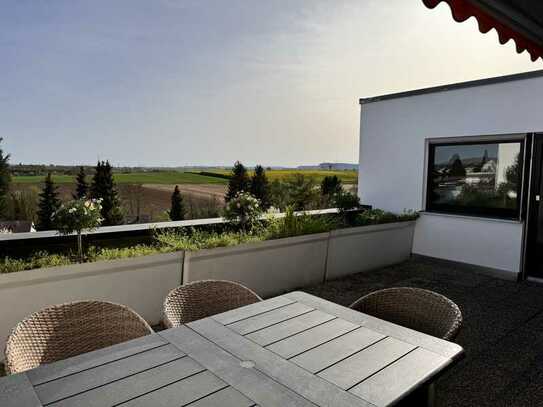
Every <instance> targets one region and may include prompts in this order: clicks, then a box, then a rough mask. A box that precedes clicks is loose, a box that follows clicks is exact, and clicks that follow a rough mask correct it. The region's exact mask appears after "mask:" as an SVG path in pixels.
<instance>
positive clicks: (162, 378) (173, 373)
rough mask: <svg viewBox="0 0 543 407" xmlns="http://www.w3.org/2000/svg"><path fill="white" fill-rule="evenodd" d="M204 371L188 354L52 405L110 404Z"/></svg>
mask: <svg viewBox="0 0 543 407" xmlns="http://www.w3.org/2000/svg"><path fill="white" fill-rule="evenodd" d="M204 370H205V369H204V368H203V367H202V366H200V365H199V364H198V363H196V362H195V361H194V360H192V359H191V358H189V357H186V356H185V357H183V358H181V359H177V360H174V361H173V362H168V363H166V364H164V365H161V366H157V367H155V368H153V369H149V370H146V371H143V372H141V373H138V374H135V375H133V376H128V377H125V378H124V379H122V380H119V381H116V382H112V383H109V384H107V385H104V386H101V387H98V388H96V389H93V390H89V391H86V392H84V393H80V394H78V395H75V396H73V397H70V398H67V399H64V400H60V401H58V402H55V403H53V404H50V405H51V406H54V407H61V406H62V407H68V406H69V407H81V406H85V407H111V406H114V405H117V404H120V403H123V402H125V401H128V400H132V399H133V398H135V397H138V396H143V395H144V394H147V393H150V392H152V391H155V390H157V389H160V388H162V387H164V386H167V385H169V384H172V383H175V382H177V381H179V380H182V379H183V378H185V377H189V376H192V375H194V374H196V373H199V372H203V371H204Z"/></svg>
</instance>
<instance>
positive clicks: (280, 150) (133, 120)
mask: <svg viewBox="0 0 543 407" xmlns="http://www.w3.org/2000/svg"><path fill="white" fill-rule="evenodd" d="M1 5H2V12H1V13H0V55H1V57H0V58H1V59H0V81H1V82H0V136H2V137H4V148H5V150H7V151H9V152H10V153H11V154H12V162H13V163H18V162H24V163H57V164H92V163H94V162H95V161H96V160H97V159H98V158H100V159H109V160H110V161H111V162H112V163H113V164H115V165H164V166H171V165H193V164H202V165H224V164H231V163H232V162H233V161H235V160H237V159H239V160H242V161H243V162H245V163H246V164H248V165H254V164H256V163H262V164H263V165H299V164H311V163H318V162H322V161H347V162H357V161H358V127H359V106H358V98H359V97H365V96H372V95H376V94H383V93H390V92H395V91H401V90H408V89H413V88H417V87H425V86H433V85H438V84H444V83H451V82H458V81H464V80H470V79H478V78H483V77H489V76H497V75H504V74H509V73H514V72H522V71H528V70H534V69H542V68H543V66H542V64H541V63H540V62H538V63H532V62H530V60H529V58H528V56H527V54H522V55H517V54H516V52H515V51H514V45H513V44H512V43H509V44H507V45H505V46H501V45H499V43H498V41H497V39H496V34H495V33H494V32H493V31H492V32H491V33H489V34H488V35H482V34H480V33H479V32H478V30H477V28H476V23H475V22H474V21H468V22H466V23H464V24H457V23H455V22H454V21H453V20H452V18H451V16H450V11H449V9H448V6H446V5H445V4H442V5H441V6H439V7H438V8H436V9H435V10H428V9H426V8H425V7H424V6H423V5H422V1H420V0H388V1H386V2H385V1H382V0H334V1H328V0H307V1H305V0H289V1H283V0H266V1H264V0H228V1H226V0H186V1H183V0H107V1H106V0H86V1H82V0H48V1H38V0H1Z"/></svg>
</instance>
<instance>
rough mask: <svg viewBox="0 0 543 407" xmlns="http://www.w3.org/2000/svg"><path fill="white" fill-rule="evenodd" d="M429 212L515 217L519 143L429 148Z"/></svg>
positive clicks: (518, 175) (454, 145)
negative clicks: (433, 210)
mask: <svg viewBox="0 0 543 407" xmlns="http://www.w3.org/2000/svg"><path fill="white" fill-rule="evenodd" d="M430 148H431V150H430V163H429V165H430V167H429V177H428V181H429V188H428V209H429V210H432V209H436V210H445V211H451V212H463V213H474V214H479V215H503V216H507V217H509V216H511V217H513V216H515V215H516V214H517V213H518V209H519V202H520V189H521V185H522V163H521V161H522V142H520V141H515V142H500V143H481V144H449V145H432V146H431V147H430Z"/></svg>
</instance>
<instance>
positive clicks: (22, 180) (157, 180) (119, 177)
mask: <svg viewBox="0 0 543 407" xmlns="http://www.w3.org/2000/svg"><path fill="white" fill-rule="evenodd" d="M212 172H214V173H217V174H229V171H228V170H213V171H212ZM297 173H299V174H304V175H305V176H306V177H311V178H314V179H315V181H316V182H321V181H322V179H323V178H324V177H325V176H328V175H337V176H338V177H339V178H340V179H341V181H342V182H343V183H345V184H354V183H356V182H357V179H358V173H357V172H356V171H311V170H270V171H266V174H267V176H268V179H269V180H271V181H274V180H276V179H280V180H288V179H289V178H292V177H293V176H294V174H297ZM114 178H115V182H116V183H117V184H162V185H176V184H200V185H203V184H218V185H226V184H227V183H228V180H226V179H224V178H219V177H213V176H205V175H200V174H195V173H193V172H180V171H161V172H134V173H126V174H115V175H114ZM43 179H44V177H42V176H17V177H13V180H12V181H13V182H14V183H16V184H39V183H42V182H43ZM53 181H54V182H55V183H56V184H72V183H74V182H75V177H73V176H69V175H53ZM89 181H90V180H89Z"/></svg>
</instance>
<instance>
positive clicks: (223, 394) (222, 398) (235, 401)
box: [190, 387, 256, 407]
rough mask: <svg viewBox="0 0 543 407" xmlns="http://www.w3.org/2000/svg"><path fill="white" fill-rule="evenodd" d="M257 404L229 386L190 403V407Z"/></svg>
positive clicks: (251, 406) (225, 406)
mask: <svg viewBox="0 0 543 407" xmlns="http://www.w3.org/2000/svg"><path fill="white" fill-rule="evenodd" d="M255 406H256V404H255V403H254V402H253V401H252V400H249V399H248V398H247V397H245V396H244V395H243V394H241V393H240V392H239V391H237V390H236V389H234V388H233V387H227V388H226V389H222V390H220V391H218V392H216V393H213V394H211V395H209V396H207V397H204V398H203V399H201V400H198V401H196V402H194V403H192V404H191V405H190V407H255Z"/></svg>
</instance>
